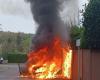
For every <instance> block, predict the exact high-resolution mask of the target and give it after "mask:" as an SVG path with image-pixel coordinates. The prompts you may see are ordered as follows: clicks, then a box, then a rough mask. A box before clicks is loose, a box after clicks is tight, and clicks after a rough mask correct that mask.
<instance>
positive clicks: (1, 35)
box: [0, 32, 33, 59]
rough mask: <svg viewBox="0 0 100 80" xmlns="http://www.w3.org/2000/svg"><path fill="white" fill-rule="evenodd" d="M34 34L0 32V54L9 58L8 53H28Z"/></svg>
mask: <svg viewBox="0 0 100 80" xmlns="http://www.w3.org/2000/svg"><path fill="white" fill-rule="evenodd" d="M32 36H33V35H32V34H25V33H12V32H0V56H3V57H4V59H7V57H8V56H7V55H8V54H19V53H28V51H29V48H30V43H31V38H32Z"/></svg>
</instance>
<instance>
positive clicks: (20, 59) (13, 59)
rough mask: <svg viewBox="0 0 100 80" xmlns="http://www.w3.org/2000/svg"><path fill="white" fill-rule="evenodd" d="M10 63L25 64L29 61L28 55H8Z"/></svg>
mask: <svg viewBox="0 0 100 80" xmlns="http://www.w3.org/2000/svg"><path fill="white" fill-rule="evenodd" d="M7 57H8V63H24V62H26V61H27V54H12V53H11V54H8V56H7Z"/></svg>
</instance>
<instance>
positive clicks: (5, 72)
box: [0, 64, 20, 80]
mask: <svg viewBox="0 0 100 80" xmlns="http://www.w3.org/2000/svg"><path fill="white" fill-rule="evenodd" d="M0 80H20V78H19V68H18V65H17V64H0Z"/></svg>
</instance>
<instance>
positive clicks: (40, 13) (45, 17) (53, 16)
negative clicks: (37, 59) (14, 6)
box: [28, 0, 69, 49]
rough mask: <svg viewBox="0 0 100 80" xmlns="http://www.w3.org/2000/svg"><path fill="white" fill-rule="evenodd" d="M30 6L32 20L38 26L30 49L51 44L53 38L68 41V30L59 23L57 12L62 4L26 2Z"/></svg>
mask: <svg viewBox="0 0 100 80" xmlns="http://www.w3.org/2000/svg"><path fill="white" fill-rule="evenodd" d="M28 1H29V2H30V4H31V11H32V14H33V18H34V20H35V21H36V23H37V24H38V29H37V32H36V35H35V36H34V37H33V40H32V44H33V46H32V49H35V48H36V49H37V48H40V47H41V46H42V47H43V45H45V44H46V45H49V46H50V44H52V43H51V42H52V40H53V38H54V37H55V36H59V37H60V38H61V39H62V40H64V41H67V40H68V39H69V36H68V31H67V30H68V29H67V28H66V27H64V25H63V22H62V21H61V18H60V15H59V10H60V6H61V4H62V2H60V1H59V0H28Z"/></svg>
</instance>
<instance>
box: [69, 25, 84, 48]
mask: <svg viewBox="0 0 100 80" xmlns="http://www.w3.org/2000/svg"><path fill="white" fill-rule="evenodd" d="M83 30H84V28H83V27H78V26H73V27H71V33H70V36H71V45H72V48H76V40H77V39H81V36H82V33H83Z"/></svg>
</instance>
